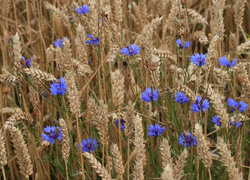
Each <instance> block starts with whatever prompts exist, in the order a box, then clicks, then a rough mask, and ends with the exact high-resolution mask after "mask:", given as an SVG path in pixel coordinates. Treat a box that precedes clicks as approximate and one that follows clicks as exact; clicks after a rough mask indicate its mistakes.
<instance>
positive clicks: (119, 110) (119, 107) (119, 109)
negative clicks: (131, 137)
mask: <svg viewBox="0 0 250 180" xmlns="http://www.w3.org/2000/svg"><path fill="white" fill-rule="evenodd" d="M120 112H121V106H120V105H119V106H118V122H119V130H118V133H119V146H120V153H121V156H122V135H121V114H120ZM120 180H123V177H122V176H121V178H120Z"/></svg>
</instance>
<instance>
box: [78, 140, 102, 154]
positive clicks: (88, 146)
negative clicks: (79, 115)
mask: <svg viewBox="0 0 250 180" xmlns="http://www.w3.org/2000/svg"><path fill="white" fill-rule="evenodd" d="M81 147H82V152H93V151H95V149H96V148H98V147H99V144H98V143H97V141H96V139H92V138H88V139H84V140H82V142H81ZM78 149H80V145H79V144H78Z"/></svg>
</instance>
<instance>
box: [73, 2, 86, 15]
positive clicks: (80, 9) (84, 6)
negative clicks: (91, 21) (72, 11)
mask: <svg viewBox="0 0 250 180" xmlns="http://www.w3.org/2000/svg"><path fill="white" fill-rule="evenodd" d="M76 12H78V14H87V13H88V12H89V7H88V5H87V4H84V5H83V6H80V7H79V9H78V8H76Z"/></svg>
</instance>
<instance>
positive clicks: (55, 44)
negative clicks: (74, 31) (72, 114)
mask: <svg viewBox="0 0 250 180" xmlns="http://www.w3.org/2000/svg"><path fill="white" fill-rule="evenodd" d="M63 41H64V40H63V39H57V40H56V41H55V42H54V46H55V47H59V48H62V47H63Z"/></svg>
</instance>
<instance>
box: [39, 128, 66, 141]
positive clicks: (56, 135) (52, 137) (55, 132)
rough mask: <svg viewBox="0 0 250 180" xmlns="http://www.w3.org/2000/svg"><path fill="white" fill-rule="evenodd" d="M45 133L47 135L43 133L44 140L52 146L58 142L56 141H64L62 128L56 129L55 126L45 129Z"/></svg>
mask: <svg viewBox="0 0 250 180" xmlns="http://www.w3.org/2000/svg"><path fill="white" fill-rule="evenodd" d="M43 130H44V132H45V133H47V134H45V133H42V139H43V140H45V141H48V142H50V143H51V144H54V143H55V142H56V139H58V140H59V141H61V139H62V131H61V128H59V127H54V126H51V127H50V126H47V127H45V128H44V129H43Z"/></svg>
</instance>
